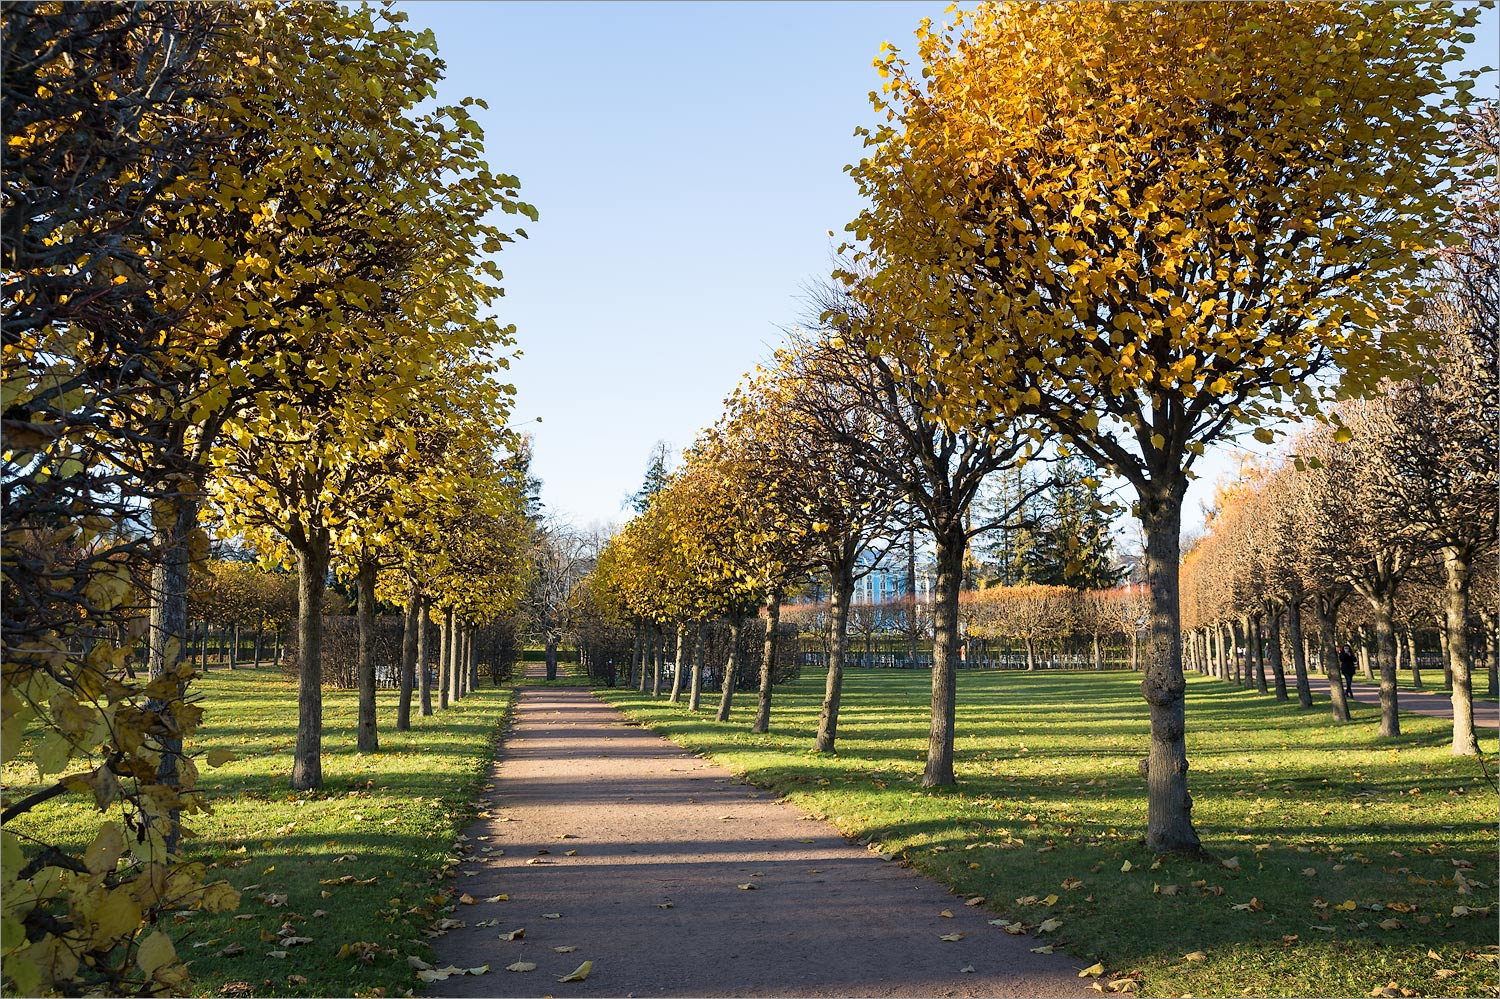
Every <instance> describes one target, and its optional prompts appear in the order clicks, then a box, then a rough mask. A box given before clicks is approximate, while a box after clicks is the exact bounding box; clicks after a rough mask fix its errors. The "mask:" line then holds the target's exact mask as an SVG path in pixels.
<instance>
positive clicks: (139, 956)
mask: <svg viewBox="0 0 1500 999" xmlns="http://www.w3.org/2000/svg"><path fill="white" fill-rule="evenodd" d="M176 960H177V948H176V947H174V946H172V938H171V937H169V936H167V935H166V934H165V933H163V932H162V931H161V930H156V931H154V932H152V933H151V934H150V935H149V936H147V937H146V939H145V940H143V941H141V947H140V950H138V951H136V955H135V963H136V964H138V965H140V966H141V970H142V971H144V972H145V973H146V977H147V978H150V977H151V976H152V975H154V974H156V972H157V971H158V970H159V969H161V968H164V967H166V966H167V965H169V964H171V963H172V962H174V961H176Z"/></svg>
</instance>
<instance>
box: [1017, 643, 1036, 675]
mask: <svg viewBox="0 0 1500 999" xmlns="http://www.w3.org/2000/svg"><path fill="white" fill-rule="evenodd" d="M1021 641H1022V642H1024V643H1025V645H1026V672H1028V673H1033V672H1035V671H1036V640H1035V639H1034V638H1032V637H1031V636H1030V635H1027V636H1026V637H1025V638H1023V639H1021Z"/></svg>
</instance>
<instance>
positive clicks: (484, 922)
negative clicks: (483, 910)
mask: <svg viewBox="0 0 1500 999" xmlns="http://www.w3.org/2000/svg"><path fill="white" fill-rule="evenodd" d="M499 925H500V920H498V919H481V920H480V921H479V922H477V923H475V924H474V926H475V928H476V929H481V930H488V929H492V928H494V927H496V926H499Z"/></svg>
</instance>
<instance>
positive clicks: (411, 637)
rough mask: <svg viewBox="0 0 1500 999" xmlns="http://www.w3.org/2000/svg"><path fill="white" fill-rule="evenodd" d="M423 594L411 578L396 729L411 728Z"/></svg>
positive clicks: (402, 635)
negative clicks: (418, 623)
mask: <svg viewBox="0 0 1500 999" xmlns="http://www.w3.org/2000/svg"><path fill="white" fill-rule="evenodd" d="M421 603H422V598H421V595H420V594H419V593H418V592H417V581H416V580H415V579H412V580H409V581H408V583H407V588H406V620H405V621H404V622H403V626H402V628H401V696H400V699H399V700H397V701H396V731H398V732H405V731H407V730H409V729H410V728H411V695H412V691H413V689H415V687H416V682H417V627H418V625H417V621H418V619H419V618H420V616H421Z"/></svg>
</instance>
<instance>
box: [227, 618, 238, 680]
mask: <svg viewBox="0 0 1500 999" xmlns="http://www.w3.org/2000/svg"><path fill="white" fill-rule="evenodd" d="M229 668H230V669H239V668H240V626H239V625H235V626H234V627H233V628H231V629H230V630H229Z"/></svg>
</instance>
